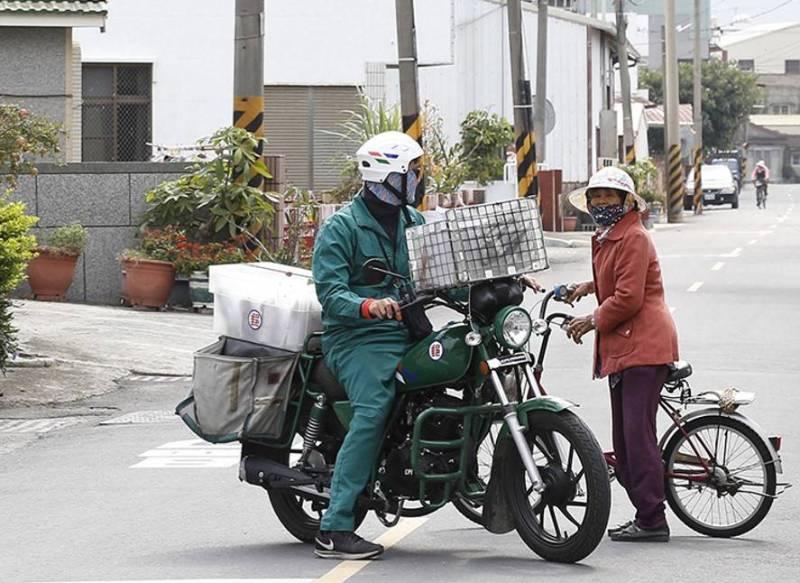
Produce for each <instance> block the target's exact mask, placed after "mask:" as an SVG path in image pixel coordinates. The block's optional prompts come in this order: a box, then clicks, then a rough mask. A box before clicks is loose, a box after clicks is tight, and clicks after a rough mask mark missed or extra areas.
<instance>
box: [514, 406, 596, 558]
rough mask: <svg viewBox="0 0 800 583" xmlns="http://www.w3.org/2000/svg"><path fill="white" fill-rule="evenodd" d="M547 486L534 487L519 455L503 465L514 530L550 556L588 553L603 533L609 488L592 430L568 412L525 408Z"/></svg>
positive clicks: (529, 438)
mask: <svg viewBox="0 0 800 583" xmlns="http://www.w3.org/2000/svg"><path fill="white" fill-rule="evenodd" d="M525 436H526V440H527V442H528V445H529V446H530V447H531V450H532V453H533V458H534V463H535V464H536V466H537V468H538V469H539V473H540V474H541V477H542V481H543V482H544V484H545V488H544V490H543V491H542V492H541V493H537V492H535V491H534V489H533V486H532V483H531V480H530V478H529V476H528V475H527V472H526V471H525V467H524V465H523V464H522V459H521V458H520V457H519V455H514V456H511V458H510V459H509V461H508V463H507V464H505V467H504V488H505V491H506V498H507V500H508V502H509V504H510V505H511V512H512V515H513V516H514V521H515V526H516V529H517V533H518V534H519V535H520V537H521V538H522V540H523V541H525V544H527V545H528V546H529V547H530V548H531V550H533V552H535V553H536V554H537V555H539V556H540V557H542V558H543V559H546V560H548V561H554V562H559V563H575V562H577V561H580V560H582V559H584V558H586V557H587V556H588V555H589V554H590V553H591V552H592V551H594V549H595V548H597V545H598V544H600V541H601V540H602V539H603V536H604V534H605V528H606V526H607V524H608V516H609V512H610V509H611V488H610V486H609V481H608V468H607V466H606V462H605V459H604V458H603V452H602V450H601V448H600V445H599V444H598V443H597V440H596V439H595V437H594V434H593V433H592V432H591V430H590V429H589V428H588V427H587V426H586V424H585V423H583V421H581V420H580V418H579V417H578V416H577V415H575V414H574V413H572V412H571V411H562V412H560V413H553V412H549V411H532V412H530V413H528V431H527V432H526V434H525Z"/></svg>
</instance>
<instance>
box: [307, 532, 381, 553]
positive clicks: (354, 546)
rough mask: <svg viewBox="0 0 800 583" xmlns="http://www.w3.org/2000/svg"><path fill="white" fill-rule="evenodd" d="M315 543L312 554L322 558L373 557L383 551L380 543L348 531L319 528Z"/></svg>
mask: <svg viewBox="0 0 800 583" xmlns="http://www.w3.org/2000/svg"><path fill="white" fill-rule="evenodd" d="M315 543H316V544H315V545H314V554H315V555H317V556H318V557H322V558H323V559H340V560H360V559H374V558H375V557H378V556H380V555H381V554H382V553H383V547H382V546H381V545H378V544H375V543H371V542H369V541H366V540H364V539H363V538H361V537H360V536H358V535H357V534H356V533H354V532H348V531H338V530H321V531H319V534H317V537H316V539H315Z"/></svg>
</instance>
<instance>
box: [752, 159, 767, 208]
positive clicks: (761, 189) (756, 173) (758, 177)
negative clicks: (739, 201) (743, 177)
mask: <svg viewBox="0 0 800 583" xmlns="http://www.w3.org/2000/svg"><path fill="white" fill-rule="evenodd" d="M750 179H751V180H752V181H753V184H754V185H755V187H756V206H757V207H758V208H762V207H764V208H766V206H767V184H769V168H767V165H766V164H765V163H764V160H759V161H758V163H757V164H756V167H755V168H753V173H752V175H751V176H750Z"/></svg>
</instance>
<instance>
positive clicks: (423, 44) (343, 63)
mask: <svg viewBox="0 0 800 583" xmlns="http://www.w3.org/2000/svg"><path fill="white" fill-rule="evenodd" d="M523 5H524V13H525V14H524V33H525V47H526V59H527V69H528V77H529V79H531V80H532V82H533V80H535V75H536V28H537V25H536V18H537V14H536V12H535V9H534V7H533V5H531V4H528V3H523ZM415 8H416V24H417V44H418V54H419V60H420V63H421V65H422V67H421V69H420V73H419V79H420V98H421V101H423V102H424V101H425V100H430V101H431V102H432V103H433V104H435V105H436V106H437V107H438V108H439V110H440V111H441V113H442V114H443V117H444V120H445V128H446V131H447V133H448V135H449V137H450V139H451V140H453V141H455V140H457V139H458V137H459V136H458V133H459V132H458V129H459V123H460V121H461V120H462V119H463V118H464V117H465V116H466V115H467V113H468V112H470V111H472V110H474V109H487V110H489V111H492V112H497V113H499V114H501V115H503V116H505V117H506V118H507V119H509V120H512V119H513V104H512V93H511V89H512V87H511V76H510V66H509V57H508V37H507V16H506V15H507V7H506V4H505V2H503V1H501V0H459V1H456V0H425V1H424V2H423V1H418V2H416V5H415ZM266 11H267V12H266V23H265V24H266V28H265V29H266V38H265V44H266V58H265V71H264V73H265V97H266V106H265V107H266V115H265V120H266V126H267V138H268V140H269V144H268V152H269V153H273V154H285V155H286V157H287V166H288V177H289V179H290V181H292V182H294V183H296V184H298V185H300V186H303V187H310V188H315V189H321V188H327V187H330V186H333V185H334V184H335V183H336V182H337V181H338V169H337V168H336V163H335V161H334V158H335V156H336V155H337V154H339V155H341V154H342V153H344V152H343V150H347V149H348V148H352V146H347V145H343V144H342V143H341V141H339V139H338V138H335V137H334V136H331V135H330V134H327V133H325V130H335V129H336V128H337V124H338V123H339V122H341V121H342V119H343V118H344V117H346V116H345V115H344V114H343V113H342V110H346V109H353V108H354V107H355V106H356V104H357V90H358V89H363V90H364V91H365V92H367V93H368V94H370V95H373V96H377V97H383V98H384V99H385V101H386V103H388V104H393V103H397V102H398V101H399V87H398V81H397V69H396V63H397V47H396V40H395V37H396V32H395V5H394V0H340V1H338V2H329V1H324V0H307V1H305V2H297V1H295V0H269V1H268V2H267V6H266ZM549 27H550V28H549V46H548V95H547V97H548V99H549V100H550V101H551V102H552V104H553V107H554V109H555V112H556V124H555V128H554V130H553V132H552V133H551V134H550V135H548V136H547V159H546V160H545V162H546V163H547V165H548V166H549V167H551V168H561V169H563V180H564V181H565V182H579V181H585V180H587V179H588V177H589V175H590V174H591V172H592V171H593V169H594V166H595V164H596V159H597V157H598V156H599V152H598V149H599V143H600V125H601V124H600V112H601V111H602V110H613V98H614V87H613V86H614V75H613V71H612V67H611V58H612V55H611V53H612V50H613V47H614V32H615V31H614V27H613V26H612V25H610V24H608V23H604V22H601V21H598V20H593V19H590V18H588V17H585V16H582V15H578V14H575V13H572V12H567V11H564V10H559V9H551V11H550V20H549ZM233 36H234V1H233V0H169V1H168V2H164V1H160V0H114V2H113V3H111V4H110V5H109V13H108V19H107V24H106V29H105V32H100V31H98V30H91V29H87V30H75V31H74V38H75V40H76V42H77V44H79V45H80V49H81V51H82V60H83V63H84V75H83V80H84V87H83V95H84V123H83V128H84V159H85V160H86V159H103V158H102V157H103V156H105V155H107V154H108V153H109V152H116V151H119V146H118V145H115V144H114V143H113V142H112V140H119V139H120V137H119V135H118V134H120V133H121V132H120V131H117V130H118V129H119V128H121V127H122V126H118V127H112V128H111V129H106V130H104V131H105V133H103V132H100V134H101V135H100V136H99V137H98V136H97V135H93V136H87V131H88V132H92V131H95V130H96V128H94V125H103V124H106V126H107V125H108V124H109V123H111V124H112V125H113V124H114V123H119V120H122V119H123V118H124V117H125V116H128V117H129V118H130V119H132V120H133V122H132V125H133V127H134V129H133V130H132V131H131V130H129V131H128V134H127V138H128V139H136V140H138V141H139V142H141V139H142V136H145V135H146V137H147V138H148V139H147V141H152V142H154V143H158V144H187V143H192V142H194V141H195V140H197V139H198V138H200V137H202V136H206V135H209V134H211V133H212V132H213V131H214V130H216V129H218V128H220V127H222V126H225V125H229V124H230V123H231V118H232V111H231V110H232V102H233V90H232V86H233ZM121 79H127V80H128V81H127V85H126V86H127V88H128V89H130V90H131V92H133V93H135V94H136V95H135V97H136V99H133V100H132V99H127V98H126V97H125V96H124V95H123V96H119V95H118V92H117V91H111V92H112V93H114V94H115V95H114V97H113V98H112V97H111V96H105V95H103V96H98V95H97V92H98V91H101V92H102V91H105V92H109V89H110V88H111V87H112V84H113V83H115V82H116V83H117V85H119V82H120V81H119V80H121ZM145 85H147V87H146V89H147V90H146V91H142V89H143V88H144V86H145ZM103 88H105V89H103ZM101 97H102V99H101ZM126 99H127V101H126ZM129 101H130V103H129ZM146 106H147V107H149V110H147V108H146ZM87 108H88V109H87ZM92 108H94V109H92ZM110 111H112V112H113V119H112V116H111V114H109V112H110ZM87 115H88V117H89V120H88V121H87ZM103 116H105V117H103ZM612 117H613V116H612ZM606 118H608V116H606ZM115 120H117V121H115ZM93 124H94V125H93ZM128 125H131V124H130V123H129V124H128ZM604 131H612V132H613V135H616V128H604ZM95 133H97V132H95ZM122 137H123V138H125V137H126V136H125V135H123V136H122ZM87 139H93V140H94V142H93V143H94V144H95V146H96V147H94V146H93V147H90V148H88V149H87V147H86V144H87V142H86V140H87ZM87 153H89V154H91V156H87V155H86V154H87Z"/></svg>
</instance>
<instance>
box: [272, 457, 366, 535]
mask: <svg viewBox="0 0 800 583" xmlns="http://www.w3.org/2000/svg"><path fill="white" fill-rule="evenodd" d="M270 457H272V459H273V460H275V461H278V462H281V463H284V464H286V463H288V462H289V460H290V459H291V458H292V457H296V456H292V450H290V449H285V450H280V451H275V452H274V457H273V456H270ZM267 495H268V496H269V501H270V503H271V504H272V509H273V510H274V511H275V516H276V517H277V518H278V520H279V521H280V523H281V524H282V525H283V527H284V528H285V529H286V530H287V531H289V534H291V535H292V536H293V537H295V538H296V539H297V540H299V541H301V542H304V543H313V542H314V538H315V537H316V536H317V532H319V525H320V521H321V520H322V512H323V509H322V508H315V506H314V503H313V502H312V501H311V500H309V499H308V498H305V497H303V496H302V495H300V494H298V493H297V492H295V491H293V490H289V489H272V490H267ZM366 516H367V510H366V509H364V508H356V512H355V526H354V530H357V529H358V527H359V526H361V523H362V522H364V518H365V517H366Z"/></svg>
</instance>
